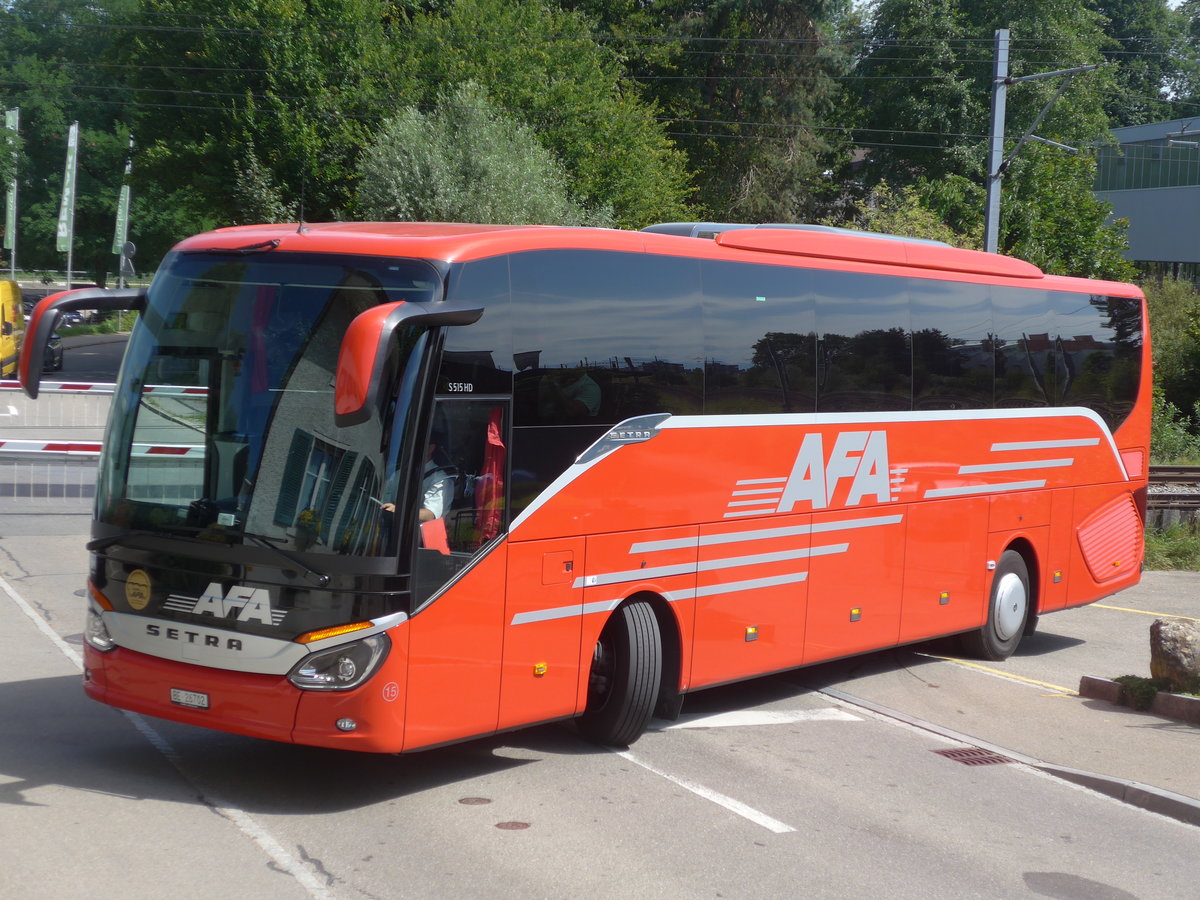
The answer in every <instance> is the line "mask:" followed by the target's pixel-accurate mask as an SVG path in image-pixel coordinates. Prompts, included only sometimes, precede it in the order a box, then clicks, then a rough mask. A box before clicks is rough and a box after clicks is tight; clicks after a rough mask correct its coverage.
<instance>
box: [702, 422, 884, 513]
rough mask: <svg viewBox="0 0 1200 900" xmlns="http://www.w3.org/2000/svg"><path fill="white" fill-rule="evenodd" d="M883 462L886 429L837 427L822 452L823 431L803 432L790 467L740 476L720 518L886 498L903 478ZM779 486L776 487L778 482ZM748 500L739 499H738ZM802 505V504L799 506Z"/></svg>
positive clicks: (844, 504) (882, 500)
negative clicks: (770, 474) (784, 472)
mask: <svg viewBox="0 0 1200 900" xmlns="http://www.w3.org/2000/svg"><path fill="white" fill-rule="evenodd" d="M903 472H904V470H897V471H896V472H895V473H893V472H892V471H891V469H890V467H889V465H888V442H887V432H886V431H842V432H839V433H838V435H837V437H836V438H835V439H834V441H833V447H832V448H831V449H830V450H829V451H828V455H827V453H826V445H825V436H824V435H822V434H821V433H820V432H810V433H809V434H806V435H805V436H804V440H803V441H802V442H801V444H800V450H799V452H797V454H796V461H795V462H794V463H793V464H792V471H791V473H790V474H789V475H788V476H787V477H786V478H783V477H776V478H753V479H744V480H740V481H738V483H737V487H738V490H735V491H734V492H733V495H734V497H735V498H739V499H735V500H734V501H733V502H732V503H730V504H729V507H730V510H731V511H730V512H727V513H725V517H726V518H732V517H737V516H753V515H762V514H764V513H767V514H769V513H773V512H778V513H786V512H792V511H793V510H794V509H796V508H797V506H800V508H801V509H806V508H807V509H827V508H829V507H830V506H858V505H859V504H861V503H863V502H865V501H875V502H878V503H890V502H891V501H892V500H893V499H894V494H895V493H896V492H897V491H898V490H899V487H898V483H899V482H902V481H903V480H904V479H903V478H902V477H901V478H894V477H893V475H902V474H903ZM780 485H782V487H781V486H780ZM751 497H752V498H754V499H741V498H751ZM803 504H808V506H807V507H805V506H804V505H803Z"/></svg>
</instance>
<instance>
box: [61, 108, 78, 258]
mask: <svg viewBox="0 0 1200 900" xmlns="http://www.w3.org/2000/svg"><path fill="white" fill-rule="evenodd" d="M78 161H79V123H78V122H72V123H71V130H70V132H69V133H68V134H67V165H66V169H65V170H64V171H63V194H62V205H61V206H60V207H59V208H58V235H57V237H58V241H57V244H56V246H57V247H58V252H59V253H69V252H70V250H71V241H72V240H73V238H74V237H75V170H76V168H77V164H78Z"/></svg>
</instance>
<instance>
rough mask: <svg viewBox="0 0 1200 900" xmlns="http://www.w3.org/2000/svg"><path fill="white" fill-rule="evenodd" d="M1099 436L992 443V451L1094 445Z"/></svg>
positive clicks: (1004, 451) (1096, 444) (1098, 441)
mask: <svg viewBox="0 0 1200 900" xmlns="http://www.w3.org/2000/svg"><path fill="white" fill-rule="evenodd" d="M1099 443H1100V438H1098V437H1094V438H1074V439H1071V440H1061V441H1010V442H1009V443H1007V444H992V452H993V453H1006V452H1008V451H1009V450H1059V449H1061V448H1063V447H1095V446H1098V445H1099Z"/></svg>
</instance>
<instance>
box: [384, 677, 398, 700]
mask: <svg viewBox="0 0 1200 900" xmlns="http://www.w3.org/2000/svg"><path fill="white" fill-rule="evenodd" d="M399 698H400V685H398V684H396V682H394V681H389V682H388V683H387V684H385V685H384V686H383V699H384V700H386V701H387V702H388V703H395V702H396V701H397V700H398V699H399Z"/></svg>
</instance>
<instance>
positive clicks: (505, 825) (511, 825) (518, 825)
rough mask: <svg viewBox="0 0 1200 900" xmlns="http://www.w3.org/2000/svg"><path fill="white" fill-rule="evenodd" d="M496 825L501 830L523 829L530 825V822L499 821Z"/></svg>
mask: <svg viewBox="0 0 1200 900" xmlns="http://www.w3.org/2000/svg"><path fill="white" fill-rule="evenodd" d="M496 827H497V828H499V829H500V830H501V831H522V830H524V829H526V828H528V827H529V823H528V822H497V823H496Z"/></svg>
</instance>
